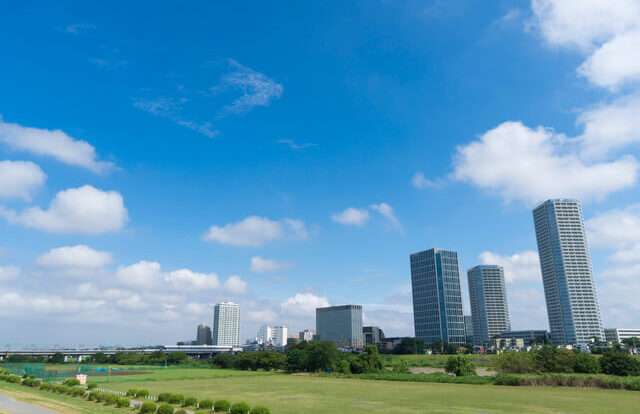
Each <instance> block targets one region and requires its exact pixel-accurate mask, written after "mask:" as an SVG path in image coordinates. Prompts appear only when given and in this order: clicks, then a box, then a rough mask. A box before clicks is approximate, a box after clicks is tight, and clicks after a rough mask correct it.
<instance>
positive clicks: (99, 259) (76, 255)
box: [36, 244, 113, 269]
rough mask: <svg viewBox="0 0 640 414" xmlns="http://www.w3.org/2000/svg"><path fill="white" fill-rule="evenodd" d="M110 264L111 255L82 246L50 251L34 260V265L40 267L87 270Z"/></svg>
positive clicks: (111, 260) (111, 261)
mask: <svg viewBox="0 0 640 414" xmlns="http://www.w3.org/2000/svg"><path fill="white" fill-rule="evenodd" d="M111 263H113V257H112V256H111V253H109V252H101V251H98V250H94V249H92V248H90V247H88V246H85V245H82V244H79V245H77V246H67V247H58V248H55V249H51V250H49V251H48V252H47V253H45V254H43V255H42V256H40V257H39V258H38V259H37V260H36V264H37V265H38V266H42V267H64V268H88V269H96V268H100V267H103V266H106V265H108V264H111Z"/></svg>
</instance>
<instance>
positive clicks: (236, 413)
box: [0, 372, 270, 414]
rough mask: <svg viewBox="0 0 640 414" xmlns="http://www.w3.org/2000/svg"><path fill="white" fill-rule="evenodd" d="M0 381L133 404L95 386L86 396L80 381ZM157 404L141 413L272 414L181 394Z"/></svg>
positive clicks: (137, 393)
mask: <svg viewBox="0 0 640 414" xmlns="http://www.w3.org/2000/svg"><path fill="white" fill-rule="evenodd" d="M0 380H3V381H7V382H11V383H16V384H18V383H20V384H22V385H24V386H27V387H34V388H39V389H41V390H43V391H50V392H54V393H57V394H65V395H69V396H72V397H80V398H85V397H86V399H87V400H88V401H94V402H96V403H102V404H104V405H110V406H115V407H118V408H128V407H129V406H130V405H131V400H130V399H129V398H126V397H120V396H118V395H116V394H109V393H104V392H99V391H93V389H94V388H96V386H97V384H95V383H89V384H87V388H88V389H89V391H88V392H87V391H86V390H85V389H84V388H81V387H77V386H76V385H79V381H77V380H75V379H69V380H67V381H65V382H64V383H63V384H49V383H46V382H41V381H40V380H37V379H35V378H34V377H29V376H27V375H25V377H24V378H20V377H18V376H15V375H9V374H6V373H4V372H0ZM127 396H128V397H137V398H145V397H147V396H149V391H148V390H145V389H142V390H135V389H130V390H128V391H127ZM158 402H159V403H160V404H156V403H155V402H153V401H145V402H143V403H142V404H141V405H140V412H141V413H143V414H186V411H185V410H183V409H179V410H177V411H176V410H175V408H174V406H173V405H172V404H179V405H182V406H183V407H197V408H199V409H202V410H209V411H210V410H212V409H213V410H214V411H215V412H224V413H230V414H270V411H269V409H268V408H267V407H263V406H255V407H253V409H251V407H250V406H249V404H247V403H245V402H239V403H235V404H231V403H230V402H229V401H228V400H217V401H215V402H214V401H213V400H211V399H209V398H205V399H203V400H200V401H198V400H197V399H196V398H195V397H185V396H184V395H182V394H172V393H168V392H163V393H160V394H159V395H158Z"/></svg>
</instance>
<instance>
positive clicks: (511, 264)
mask: <svg viewBox="0 0 640 414" xmlns="http://www.w3.org/2000/svg"><path fill="white" fill-rule="evenodd" d="M478 259H479V260H480V263H481V264H483V265H498V266H502V267H503V269H504V278H505V281H506V282H507V283H519V282H541V281H542V274H541V273H540V259H539V257H538V252H536V251H533V250H526V251H523V252H519V253H515V254H513V255H501V254H498V253H494V252H482V253H480V255H478Z"/></svg>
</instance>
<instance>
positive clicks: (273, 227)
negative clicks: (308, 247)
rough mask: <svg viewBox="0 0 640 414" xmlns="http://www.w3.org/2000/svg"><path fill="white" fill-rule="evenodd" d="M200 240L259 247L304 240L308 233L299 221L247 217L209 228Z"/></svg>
mask: <svg viewBox="0 0 640 414" xmlns="http://www.w3.org/2000/svg"><path fill="white" fill-rule="evenodd" d="M202 238H203V240H205V241H216V242H218V243H221V244H229V245H232V246H251V247H259V246H262V245H264V244H266V243H268V242H270V241H274V240H282V239H289V240H304V239H306V238H308V233H307V230H306V227H305V225H304V223H303V222H302V221H300V220H294V219H288V218H286V219H282V220H280V221H274V220H270V219H268V218H267V217H257V216H249V217H247V218H245V219H244V220H242V221H239V222H237V223H228V224H226V225H225V226H223V227H219V226H211V227H210V228H209V230H208V231H207V232H206V233H205V234H204V236H203V237H202Z"/></svg>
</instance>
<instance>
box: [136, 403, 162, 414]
mask: <svg viewBox="0 0 640 414" xmlns="http://www.w3.org/2000/svg"><path fill="white" fill-rule="evenodd" d="M157 407H158V404H156V403H154V402H151V401H145V402H143V403H142V405H141V406H140V412H141V413H142V414H153V413H155V412H156V408H157Z"/></svg>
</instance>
